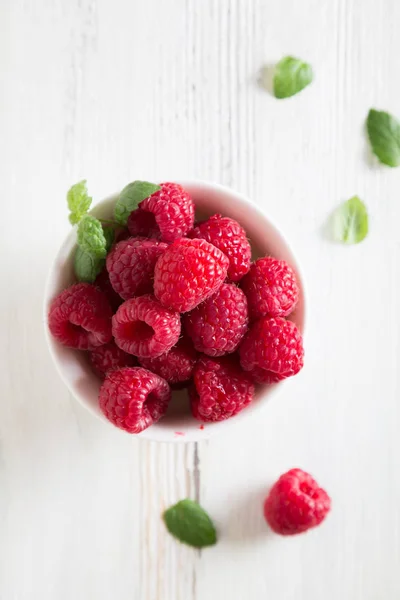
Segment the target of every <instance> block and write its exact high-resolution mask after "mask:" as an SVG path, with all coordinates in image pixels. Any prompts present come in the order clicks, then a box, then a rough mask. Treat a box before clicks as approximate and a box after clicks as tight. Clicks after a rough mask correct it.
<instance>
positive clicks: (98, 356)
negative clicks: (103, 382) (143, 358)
mask: <svg viewBox="0 0 400 600" xmlns="http://www.w3.org/2000/svg"><path fill="white" fill-rule="evenodd" d="M89 359H90V363H91V365H92V369H93V371H94V372H95V373H96V375H97V376H98V377H100V379H104V377H105V376H106V374H107V373H108V372H109V371H113V370H114V369H120V368H121V367H134V366H135V365H137V362H136V358H135V357H134V356H132V354H127V353H126V352H124V351H123V350H121V348H118V346H117V345H116V343H115V342H114V341H111V342H109V343H108V344H105V345H104V346H100V347H99V348H96V349H95V350H92V352H90V354H89Z"/></svg>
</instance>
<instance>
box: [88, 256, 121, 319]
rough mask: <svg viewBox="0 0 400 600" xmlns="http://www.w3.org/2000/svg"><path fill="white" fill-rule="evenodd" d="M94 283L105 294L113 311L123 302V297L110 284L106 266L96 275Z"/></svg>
mask: <svg viewBox="0 0 400 600" xmlns="http://www.w3.org/2000/svg"><path fill="white" fill-rule="evenodd" d="M94 284H95V285H96V286H97V287H98V288H100V289H101V291H102V292H103V293H104V294H105V295H106V296H107V300H108V301H109V303H110V306H111V308H112V311H113V313H115V311H116V310H117V308H118V307H119V306H121V304H122V303H123V299H122V298H121V296H120V295H119V294H117V292H116V291H115V290H114V288H113V286H112V285H111V281H110V277H109V276H108V271H107V269H106V267H104V269H103V270H102V271H101V272H100V273H99V275H97V277H96V281H95V282H94Z"/></svg>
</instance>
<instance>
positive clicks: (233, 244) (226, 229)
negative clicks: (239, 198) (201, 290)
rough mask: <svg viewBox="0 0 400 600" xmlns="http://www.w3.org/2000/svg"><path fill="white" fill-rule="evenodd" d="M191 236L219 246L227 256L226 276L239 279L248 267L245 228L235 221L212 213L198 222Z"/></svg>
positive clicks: (249, 252) (248, 250)
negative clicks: (204, 219) (205, 219)
mask: <svg viewBox="0 0 400 600" xmlns="http://www.w3.org/2000/svg"><path fill="white" fill-rule="evenodd" d="M189 237H191V238H201V239H203V240H206V242H210V244H213V245H214V246H215V247H216V248H219V249H220V250H221V251H222V252H223V253H224V254H226V256H227V257H228V258H229V269H228V277H229V279H230V280H231V281H239V280H240V279H241V278H242V277H243V275H245V274H246V273H247V271H248V270H249V268H250V260H251V247H250V244H249V242H248V240H247V237H246V232H245V230H244V229H243V228H242V227H241V226H240V225H239V223H238V222H237V221H234V220H233V219H229V217H223V216H221V215H213V216H212V217H210V218H209V219H208V220H207V221H203V222H202V223H199V224H198V225H197V226H196V227H195V228H194V229H193V230H192V231H191V232H190V233H189Z"/></svg>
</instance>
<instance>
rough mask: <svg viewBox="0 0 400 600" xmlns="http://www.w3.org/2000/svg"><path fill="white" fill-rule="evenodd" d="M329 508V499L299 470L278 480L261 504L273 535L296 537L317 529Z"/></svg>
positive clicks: (307, 475)
mask: <svg viewBox="0 0 400 600" xmlns="http://www.w3.org/2000/svg"><path fill="white" fill-rule="evenodd" d="M330 508H331V499H330V498H329V496H328V494H327V493H326V492H325V490H323V489H322V488H320V487H319V486H318V484H317V482H316V481H315V480H314V479H313V478H312V477H311V475H309V474H308V473H306V472H305V471H302V470H301V469H291V470H290V471H288V472H287V473H285V474H284V475H281V477H280V478H279V479H278V481H277V482H276V483H275V484H274V486H273V487H272V489H271V491H270V492H269V494H268V497H267V499H266V500H265V503H264V516H265V519H266V521H267V523H268V524H269V526H270V527H271V529H272V530H273V531H275V533H279V534H280V535H295V534H296V533H303V532H304V531H307V530H308V529H311V528H312V527H316V526H317V525H319V524H320V523H322V521H323V520H324V519H325V517H326V515H327V514H328V512H329V510H330Z"/></svg>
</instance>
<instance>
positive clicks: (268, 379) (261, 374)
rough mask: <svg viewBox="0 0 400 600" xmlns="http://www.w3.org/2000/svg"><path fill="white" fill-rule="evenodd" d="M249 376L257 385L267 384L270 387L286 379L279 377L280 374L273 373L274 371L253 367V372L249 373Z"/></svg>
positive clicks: (283, 376)
mask: <svg viewBox="0 0 400 600" xmlns="http://www.w3.org/2000/svg"><path fill="white" fill-rule="evenodd" d="M247 374H248V375H249V376H250V377H251V379H252V380H253V381H255V382H256V383H266V384H268V385H270V384H272V383H278V382H279V381H283V380H284V379H286V375H279V374H278V373H273V372H272V371H267V370H266V369H261V368H260V367H253V368H252V369H251V371H247Z"/></svg>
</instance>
